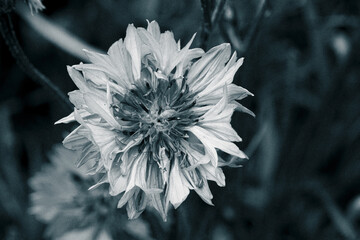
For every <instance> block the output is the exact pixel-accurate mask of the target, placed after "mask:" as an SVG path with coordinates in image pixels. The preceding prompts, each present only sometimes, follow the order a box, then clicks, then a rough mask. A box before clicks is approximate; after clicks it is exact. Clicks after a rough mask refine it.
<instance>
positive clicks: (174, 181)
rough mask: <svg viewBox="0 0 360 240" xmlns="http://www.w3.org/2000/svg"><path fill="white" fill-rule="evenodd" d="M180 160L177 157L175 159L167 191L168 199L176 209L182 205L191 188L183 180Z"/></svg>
mask: <svg viewBox="0 0 360 240" xmlns="http://www.w3.org/2000/svg"><path fill="white" fill-rule="evenodd" d="M178 161H179V160H178V159H177V158H176V159H174V163H173V164H174V165H173V168H172V169H171V173H170V178H169V185H168V192H167V198H168V201H170V202H171V204H172V205H173V206H174V208H175V209H176V208H178V207H179V206H180V204H181V203H182V202H183V201H184V200H185V199H186V198H187V196H188V195H189V193H190V191H189V188H188V187H186V186H185V185H184V183H183V182H182V180H181V177H180V169H179V163H178Z"/></svg>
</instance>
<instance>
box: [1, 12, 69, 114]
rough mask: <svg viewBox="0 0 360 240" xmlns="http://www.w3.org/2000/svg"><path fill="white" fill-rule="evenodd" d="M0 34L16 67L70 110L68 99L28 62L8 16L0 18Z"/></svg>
mask: <svg viewBox="0 0 360 240" xmlns="http://www.w3.org/2000/svg"><path fill="white" fill-rule="evenodd" d="M0 32H1V35H2V37H3V39H4V40H5V43H6V45H7V46H8V48H9V50H10V53H11V55H12V56H13V57H14V59H15V60H16V63H17V64H18V66H19V67H20V68H21V69H22V70H23V71H24V72H25V73H26V74H27V75H28V76H29V77H30V78H31V79H32V80H34V81H35V82H38V83H39V84H41V85H42V86H44V87H46V88H48V89H49V90H50V91H52V92H53V93H54V94H55V96H57V97H58V98H59V100H61V102H62V103H63V106H64V108H66V110H72V109H73V106H72V105H71V103H70V102H69V100H68V98H67V97H66V96H65V94H64V93H62V92H61V91H60V89H59V88H58V87H57V86H56V85H55V84H53V83H52V82H51V81H50V79H48V78H47V77H46V76H45V75H44V74H42V73H41V72H40V71H39V70H38V69H36V68H35V66H34V65H33V64H32V63H31V62H30V61H29V59H28V58H27V56H26V55H25V53H24V51H23V50H22V48H21V46H20V44H19V41H18V39H17V37H16V35H15V31H14V28H13V24H12V20H11V16H10V14H8V13H7V14H2V15H1V16H0Z"/></svg>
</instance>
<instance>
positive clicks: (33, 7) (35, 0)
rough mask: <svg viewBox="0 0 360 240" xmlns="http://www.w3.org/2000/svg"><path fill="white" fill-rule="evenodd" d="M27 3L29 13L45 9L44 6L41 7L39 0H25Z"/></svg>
mask: <svg viewBox="0 0 360 240" xmlns="http://www.w3.org/2000/svg"><path fill="white" fill-rule="evenodd" d="M27 3H28V5H29V7H30V11H31V13H34V12H36V13H37V12H38V11H42V10H44V9H45V6H44V5H43V3H42V1H41V0H27Z"/></svg>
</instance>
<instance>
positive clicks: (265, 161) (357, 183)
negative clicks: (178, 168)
mask: <svg viewBox="0 0 360 240" xmlns="http://www.w3.org/2000/svg"><path fill="white" fill-rule="evenodd" d="M20 2H21V1H20ZM43 3H44V5H45V6H46V10H45V11H44V12H43V15H44V17H45V19H47V20H48V21H51V22H53V23H55V24H56V25H58V26H60V27H62V28H64V29H67V31H69V32H71V33H73V34H74V35H76V36H78V37H80V38H81V39H84V40H85V41H86V42H87V43H89V44H91V45H93V46H95V47H97V48H98V49H102V50H104V51H105V50H106V49H107V48H108V47H109V46H110V45H111V44H112V43H113V42H115V41H116V40H118V39H119V38H122V37H124V36H125V29H126V27H127V25H128V24H129V23H134V24H135V25H136V26H146V21H145V19H149V20H156V21H158V23H159V25H160V26H161V28H162V30H172V31H173V32H174V34H175V38H176V39H182V43H185V42H187V41H188V40H189V39H190V37H191V35H192V34H193V33H194V32H198V35H197V42H195V44H194V46H195V45H196V46H203V47H205V48H206V49H209V48H210V47H212V46H214V45H216V44H220V43H222V42H230V43H232V46H233V49H234V51H235V50H236V51H238V53H239V55H240V56H245V63H244V65H243V66H242V67H241V68H240V70H239V72H238V73H237V74H236V77H235V80H234V81H235V83H236V84H238V85H241V86H243V87H245V88H247V89H248V90H250V91H251V92H253V93H254V94H255V97H252V98H248V99H246V100H245V101H244V102H243V103H244V105H245V106H247V107H248V108H250V109H251V110H253V111H254V112H255V114H256V115H257V117H256V118H255V120H254V119H253V118H252V117H250V116H247V115H245V114H240V113H236V114H235V115H234V116H233V120H232V124H233V126H234V128H235V129H236V130H237V131H238V133H239V135H240V136H242V137H243V143H241V144H240V147H241V149H245V152H246V153H247V154H248V155H249V156H250V160H249V161H248V162H246V163H245V164H244V167H243V168H239V169H225V174H226V176H227V186H226V187H225V188H218V187H217V186H216V185H215V184H212V183H211V185H210V187H211V189H212V191H213V194H214V204H215V207H212V206H208V205H206V204H205V203H204V202H202V201H201V199H200V198H199V197H197V196H196V194H193V193H192V194H191V195H190V197H189V198H188V199H187V200H186V201H185V203H183V204H182V205H181V206H180V207H179V209H178V210H177V211H175V212H173V213H172V214H171V217H170V219H169V222H167V223H163V222H162V221H161V220H160V218H158V217H157V216H156V215H153V214H152V213H151V212H148V213H147V214H146V215H145V216H144V221H145V222H149V225H148V226H149V228H150V231H149V236H147V237H146V236H140V235H139V236H138V237H137V238H138V239H151V238H153V239H224V240H228V239H247V240H251V239H264V240H267V239H289V240H290V239H309V240H311V239H356V237H357V236H358V235H359V232H360V225H359V220H360V218H359V216H360V190H359V187H360V95H359V92H360V61H359V59H358V56H359V54H360V2H359V1H356V0H346V1H338V0H326V1H325V0H312V1H310V0H308V1H305V0H301V1H299V0H272V1H263V0H252V1H246V0H237V1H235V0H232V1H231V0H228V1H222V0H218V1H215V0H213V1H209V0H202V1H193V0H184V1H167V0H135V1H124V0H123V1H115V0H90V1H70V0H62V1H50V0H45V1H43ZM17 9H18V10H17V13H14V14H12V16H11V17H12V21H13V23H14V28H15V31H16V35H17V37H18V39H19V41H20V45H21V46H22V47H23V49H24V52H25V53H26V55H27V56H28V57H29V59H30V60H31V62H32V63H33V64H34V65H35V66H36V67H37V68H38V69H39V70H40V71H41V72H42V73H44V74H45V75H46V76H48V77H49V79H51V81H52V82H53V83H54V84H55V85H57V86H58V87H59V88H60V89H61V91H62V92H64V93H65V92H69V91H71V90H73V89H75V86H74V84H73V82H72V81H71V79H70V78H69V77H68V74H67V72H66V67H65V66H66V65H73V64H76V63H78V62H79V61H84V60H82V59H79V57H78V56H74V54H69V53H67V52H66V51H64V50H63V49H61V48H58V47H57V45H54V44H53V43H52V42H51V41H49V39H48V36H47V37H43V36H41V35H40V34H39V32H38V31H36V30H34V29H33V28H32V27H31V25H30V24H29V22H28V21H26V20H23V18H20V17H19V13H21V12H24V11H23V10H21V8H17ZM19 9H20V10H19ZM203 10H204V11H203ZM216 11H218V12H216ZM214 12H215V13H214ZM34 17H36V16H34ZM68 47H71V46H68ZM69 112H70V111H68V110H67V109H66V108H64V107H62V104H61V102H59V101H58V100H57V98H56V96H54V94H52V93H51V92H50V91H49V90H47V89H45V88H43V87H42V86H41V85H40V84H38V83H35V82H34V81H32V80H31V79H30V78H29V77H28V76H27V75H25V74H24V73H23V72H22V71H21V70H20V68H19V67H18V65H16V61H15V60H14V59H13V58H12V56H11V54H10V52H9V50H8V48H7V46H6V44H5V41H3V40H1V41H0V133H1V134H0V226H1V227H0V238H1V239H41V238H42V237H43V236H44V235H43V232H44V226H43V225H42V224H41V223H39V222H38V221H37V220H35V218H34V217H33V216H31V215H29V214H28V207H29V197H28V196H29V193H30V192H31V189H30V188H29V185H28V179H29V178H30V177H31V176H33V175H34V174H35V173H36V172H38V171H39V170H40V169H41V167H42V166H43V164H44V163H46V162H48V161H49V160H48V158H47V153H48V152H49V151H50V149H51V147H52V146H53V145H54V144H55V143H59V142H61V141H62V139H63V136H64V133H65V132H69V131H70V130H71V126H69V125H65V126H54V125H53V123H54V122H55V121H56V120H58V119H60V118H61V117H63V116H65V115H67V114H68V113H69ZM114 211H116V210H114ZM119 214H124V213H123V212H121V211H119ZM123 221H126V220H123ZM119 224H121V223H119ZM124 224H125V223H124Z"/></svg>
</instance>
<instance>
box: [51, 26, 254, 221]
mask: <svg viewBox="0 0 360 240" xmlns="http://www.w3.org/2000/svg"><path fill="white" fill-rule="evenodd" d="M194 37H195V35H194V36H193V37H192V38H191V40H190V41H189V42H188V43H187V44H186V45H185V47H183V48H182V49H181V48H180V41H179V42H178V43H176V42H175V39H174V36H173V33H172V32H169V31H166V32H164V33H161V32H160V28H159V25H158V24H157V22H155V21H153V22H149V23H148V27H147V29H144V28H135V27H134V26H133V25H129V26H128V28H127V31H126V37H125V39H124V40H122V39H120V40H119V41H117V42H115V43H114V44H113V45H112V46H111V47H110V49H109V51H108V54H100V53H96V52H91V51H86V53H87V55H88V57H89V60H90V61H91V63H89V64H79V65H75V66H72V67H68V72H69V74H70V76H71V78H72V80H73V81H74V83H75V84H76V85H77V87H78V88H79V90H76V91H73V92H70V93H69V95H70V101H71V102H72V103H73V104H74V105H75V111H74V112H73V113H72V114H71V115H69V116H68V117H65V118H63V119H61V120H60V121H58V123H68V122H71V121H75V120H76V121H77V122H79V123H80V124H81V125H80V126H79V127H78V128H77V129H75V130H74V131H73V132H72V133H71V134H70V135H69V136H68V137H67V138H66V139H65V140H64V145H65V146H66V147H67V148H70V149H74V150H80V151H82V157H81V159H82V160H81V163H80V164H83V163H85V162H87V161H89V160H91V162H93V167H92V170H93V171H92V173H94V172H98V173H102V174H103V177H102V178H101V179H100V180H99V183H98V184H101V183H104V182H109V183H110V194H111V195H119V194H122V197H121V199H120V201H119V203H118V207H122V206H124V205H125V204H127V212H128V216H129V218H137V217H138V216H139V215H140V214H141V213H142V212H143V211H144V210H145V208H146V206H148V205H149V206H152V207H153V208H155V209H156V210H157V211H158V212H159V213H160V215H161V216H162V218H163V219H164V220H166V217H167V211H168V208H169V205H170V203H171V204H172V205H173V206H174V207H175V208H177V207H178V206H179V205H180V204H181V203H182V202H183V201H184V200H185V199H186V198H187V196H188V194H189V192H190V190H195V191H196V192H197V194H198V195H199V196H200V197H201V198H202V199H203V200H204V201H205V202H206V203H208V204H212V202H211V199H212V197H213V196H212V194H211V191H210V189H209V186H208V183H207V180H212V181H215V182H216V183H217V184H218V185H219V186H225V176H224V174H223V171H222V170H221V168H220V167H222V166H231V167H238V166H240V165H241V163H242V161H243V159H246V158H247V156H246V155H245V154H244V153H243V152H242V151H241V150H239V148H238V147H237V146H236V145H235V144H234V143H233V142H239V141H241V138H240V137H239V136H238V134H237V133H236V132H235V130H234V129H233V128H232V126H231V124H230V121H231V116H232V114H233V112H234V111H235V110H239V111H242V112H246V113H249V114H251V115H252V114H253V113H252V112H251V111H250V110H248V109H247V108H245V107H243V106H242V105H241V104H239V103H238V102H237V101H236V100H241V99H243V98H245V97H246V96H248V95H252V94H251V93H250V92H249V91H247V90H246V89H244V88H242V87H239V86H236V85H235V84H232V81H233V77H234V75H235V73H236V71H237V70H238V68H239V67H240V66H241V65H242V63H243V59H237V55H236V53H234V54H233V55H231V48H230V45H229V44H221V45H218V46H216V47H213V48H212V49H210V50H209V51H208V52H206V53H204V51H203V50H202V49H200V48H194V49H190V45H191V43H192V41H193V39H194ZM217 150H221V151H222V152H224V153H225V154H224V156H225V157H220V156H219V155H218V153H217ZM104 172H105V173H104Z"/></svg>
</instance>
